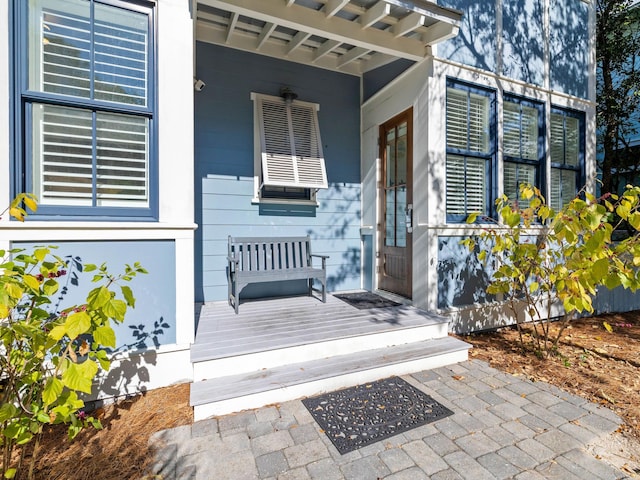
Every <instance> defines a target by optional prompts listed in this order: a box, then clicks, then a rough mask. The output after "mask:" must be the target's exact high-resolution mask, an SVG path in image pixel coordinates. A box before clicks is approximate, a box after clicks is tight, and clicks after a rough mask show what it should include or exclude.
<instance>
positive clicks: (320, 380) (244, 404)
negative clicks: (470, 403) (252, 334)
mask: <svg viewBox="0 0 640 480" xmlns="http://www.w3.org/2000/svg"><path fill="white" fill-rule="evenodd" d="M470 347H471V346H470V345H469V344H467V343H465V342H462V341H460V340H458V339H456V338H454V337H442V338H435V339H431V340H424V341H416V342H412V343H408V344H402V345H395V346H389V347H385V348H377V349H370V350H365V351H358V352H355V353H350V354H344V355H336V356H329V357H327V358H319V359H314V360H311V361H305V362H299V363H291V364H288V365H282V366H278V367H273V368H265V369H263V370H259V371H254V372H251V373H242V374H237V375H228V376H224V377H218V378H212V379H209V380H203V381H199V382H195V383H193V384H192V385H191V400H190V403H191V405H192V406H193V407H194V420H202V419H204V418H208V417H211V416H215V415H226V414H229V413H233V412H238V411H241V410H246V409H251V408H258V407H261V406H264V405H268V404H271V403H276V402H283V401H287V400H293V399H296V398H300V397H304V396H310V395H315V394H318V393H321V392H326V391H331V390H336V389H339V388H344V387H348V386H352V385H357V384H359V383H362V382H369V381H373V380H377V379H380V378H385V377H388V376H391V375H404V374H408V373H413V372H417V371H421V370H426V369H430V368H437V367H441V366H444V365H449V364H452V363H456V362H461V361H465V360H467V356H468V355H467V354H468V350H469V348H470Z"/></svg>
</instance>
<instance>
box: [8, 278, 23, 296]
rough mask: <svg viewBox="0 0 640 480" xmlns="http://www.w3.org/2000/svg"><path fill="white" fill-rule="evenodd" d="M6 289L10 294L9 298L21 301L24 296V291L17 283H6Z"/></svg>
mask: <svg viewBox="0 0 640 480" xmlns="http://www.w3.org/2000/svg"><path fill="white" fill-rule="evenodd" d="M4 289H5V290H6V292H7V293H8V294H9V297H11V298H13V299H16V300H19V299H20V298H22V295H24V290H23V289H22V288H21V287H20V285H18V284H15V283H10V282H8V283H5V284H4Z"/></svg>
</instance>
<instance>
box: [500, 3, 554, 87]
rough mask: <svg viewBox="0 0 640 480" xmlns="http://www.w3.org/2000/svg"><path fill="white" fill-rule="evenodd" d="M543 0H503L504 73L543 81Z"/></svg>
mask: <svg viewBox="0 0 640 480" xmlns="http://www.w3.org/2000/svg"><path fill="white" fill-rule="evenodd" d="M543 8H544V0H524V1H523V0H504V2H503V6H502V29H503V35H502V38H503V48H504V52H503V73H504V74H505V75H506V76H508V77H511V78H515V79H517V80H521V81H523V82H527V83H531V84H534V85H539V86H542V84H543V81H544V59H543V45H544V32H543V30H542V28H543V27H542V26H543V24H544V21H543Z"/></svg>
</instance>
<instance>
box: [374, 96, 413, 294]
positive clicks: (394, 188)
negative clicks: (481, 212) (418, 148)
mask: <svg viewBox="0 0 640 480" xmlns="http://www.w3.org/2000/svg"><path fill="white" fill-rule="evenodd" d="M412 121H413V109H409V110H407V111H405V112H403V113H401V114H400V115H398V116H396V117H394V118H392V119H391V120H389V121H388V122H386V123H384V124H383V125H381V126H380V158H381V159H382V183H381V184H380V199H381V205H380V211H381V212H382V215H381V222H380V223H379V224H378V227H379V235H378V238H379V239H380V245H379V249H378V252H379V253H378V288H380V289H381V290H387V291H389V292H393V293H397V294H398V295H402V296H403V297H407V298H411V260H412V258H411V246H412V241H411V240H412V236H411V232H412V230H413V228H412V227H413V225H412V223H413V204H412V202H413V191H412V185H413V178H412V177H413V168H412V163H413V162H412V158H411V155H412V145H413V135H412Z"/></svg>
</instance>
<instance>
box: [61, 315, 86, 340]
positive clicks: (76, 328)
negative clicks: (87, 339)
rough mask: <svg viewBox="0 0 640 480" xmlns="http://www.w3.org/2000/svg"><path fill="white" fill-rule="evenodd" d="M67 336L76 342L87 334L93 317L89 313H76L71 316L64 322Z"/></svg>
mask: <svg viewBox="0 0 640 480" xmlns="http://www.w3.org/2000/svg"><path fill="white" fill-rule="evenodd" d="M64 326H65V329H66V330H67V335H69V338H70V339H71V340H74V339H75V338H77V337H78V335H81V334H83V333H86V332H87V331H88V330H89V328H91V317H89V314H88V313H87V312H76V313H72V314H71V315H69V317H68V318H67V320H66V321H65V322H64Z"/></svg>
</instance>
